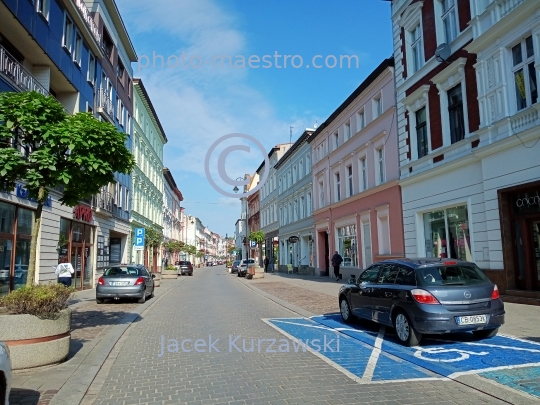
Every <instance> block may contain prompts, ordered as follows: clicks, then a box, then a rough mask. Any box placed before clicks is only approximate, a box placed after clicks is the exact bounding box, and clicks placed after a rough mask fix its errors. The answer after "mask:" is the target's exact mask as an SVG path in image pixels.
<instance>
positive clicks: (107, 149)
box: [0, 92, 135, 285]
mask: <svg viewBox="0 0 540 405" xmlns="http://www.w3.org/2000/svg"><path fill="white" fill-rule="evenodd" d="M126 139H127V135H126V134H124V133H122V132H119V131H118V130H117V129H116V127H115V126H113V125H112V124H110V123H106V122H101V121H98V120H97V119H95V118H94V117H93V116H92V114H89V113H78V114H75V115H68V114H67V113H66V112H65V110H64V108H63V107H62V105H61V104H60V103H59V102H58V101H57V100H56V99H54V98H53V97H52V96H43V95H41V94H39V93H37V92H24V93H10V92H4V93H0V187H2V189H4V190H13V189H14V188H15V186H16V183H17V182H22V183H24V184H25V187H26V189H27V190H28V192H29V196H30V197H31V198H33V199H34V200H35V201H36V202H37V207H36V210H35V216H34V226H33V227H32V240H31V245H30V246H31V247H30V262H29V266H28V278H27V284H28V285H32V284H33V283H34V277H35V270H36V261H37V257H36V253H37V240H38V235H39V231H40V228H41V216H42V211H43V205H44V204H45V202H46V201H47V198H48V196H49V190H51V189H54V188H57V187H59V186H62V187H63V195H62V197H61V198H60V202H61V203H62V204H64V205H67V206H70V207H74V206H76V205H77V204H79V202H80V201H81V200H83V199H85V198H89V197H91V196H92V195H94V194H97V193H99V192H100V189H101V188H102V187H103V186H106V185H107V184H109V183H113V182H115V179H114V173H116V172H118V173H126V174H127V173H130V172H131V171H132V170H133V168H134V166H135V159H134V158H133V155H132V154H131V152H130V151H129V149H128V148H127V147H126V146H125V143H126Z"/></svg>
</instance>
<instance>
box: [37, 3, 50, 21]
mask: <svg viewBox="0 0 540 405" xmlns="http://www.w3.org/2000/svg"><path fill="white" fill-rule="evenodd" d="M49 1H50V0H36V11H37V12H38V13H40V14H41V15H42V16H43V17H44V18H45V19H46V20H47V21H49V8H50V3H49Z"/></svg>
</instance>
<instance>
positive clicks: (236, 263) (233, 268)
mask: <svg viewBox="0 0 540 405" xmlns="http://www.w3.org/2000/svg"><path fill="white" fill-rule="evenodd" d="M240 262H241V260H235V261H234V262H233V263H232V265H231V273H236V272H237V271H238V266H239V265H240Z"/></svg>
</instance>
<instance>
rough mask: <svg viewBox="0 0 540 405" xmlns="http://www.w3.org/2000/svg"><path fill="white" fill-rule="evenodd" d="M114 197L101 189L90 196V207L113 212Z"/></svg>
mask: <svg viewBox="0 0 540 405" xmlns="http://www.w3.org/2000/svg"><path fill="white" fill-rule="evenodd" d="M113 206H114V199H113V197H112V195H111V193H109V192H108V191H102V192H101V193H99V194H96V195H95V196H93V197H92V207H94V208H96V209H99V210H102V211H106V212H109V213H111V214H112V213H113V208H114V207H113Z"/></svg>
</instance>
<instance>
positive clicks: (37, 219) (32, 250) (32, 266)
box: [26, 187, 45, 286]
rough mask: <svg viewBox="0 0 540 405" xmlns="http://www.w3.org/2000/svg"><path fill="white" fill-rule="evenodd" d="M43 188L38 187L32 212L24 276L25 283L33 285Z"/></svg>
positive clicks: (43, 195) (43, 194)
mask: <svg viewBox="0 0 540 405" xmlns="http://www.w3.org/2000/svg"><path fill="white" fill-rule="evenodd" d="M44 197H45V188H44V187H40V188H39V192H38V199H37V208H36V211H35V213H34V215H35V216H34V226H33V227H32V240H31V242H30V262H29V263H28V275H27V278H26V285H27V286H32V285H34V281H35V280H34V278H35V277H36V265H37V262H38V258H37V244H38V237H39V230H40V229H41V214H42V212H43V201H44V200H45V198H44Z"/></svg>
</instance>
